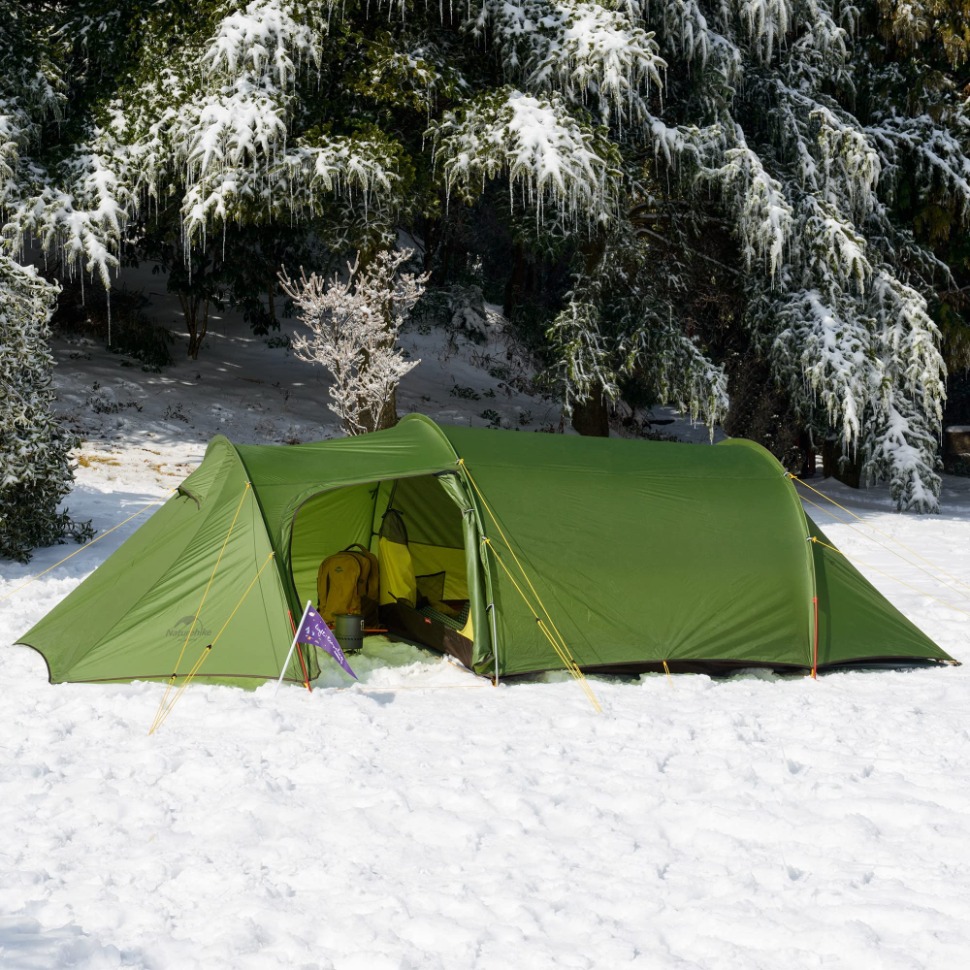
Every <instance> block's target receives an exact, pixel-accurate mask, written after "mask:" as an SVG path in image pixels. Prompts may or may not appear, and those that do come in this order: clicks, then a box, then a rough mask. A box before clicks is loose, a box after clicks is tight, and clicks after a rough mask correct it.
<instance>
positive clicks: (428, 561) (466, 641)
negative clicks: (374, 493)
mask: <svg viewBox="0 0 970 970" xmlns="http://www.w3.org/2000/svg"><path fill="white" fill-rule="evenodd" d="M463 497H464V492H463V490H462V489H461V488H460V486H459V485H458V483H457V481H456V480H455V478H454V476H453V475H442V476H439V475H426V476H421V477H416V478H402V479H398V480H396V481H395V482H393V483H392V487H391V488H390V490H389V492H388V494H387V502H386V506H385V508H384V509H383V510H382V512H381V523H380V528H379V529H378V536H379V538H378V558H379V559H380V560H381V564H382V566H381V568H382V575H383V576H384V577H385V579H384V580H382V589H381V618H382V621H383V622H384V624H385V625H386V626H387V628H388V630H389V631H390V632H392V633H393V634H395V635H397V636H401V637H403V638H405V639H407V640H411V641H413V642H415V643H418V644H422V645H424V646H428V647H432V648H433V649H436V650H440V651H441V652H443V653H449V654H451V655H453V656H455V657H457V658H458V659H459V660H460V661H461V662H462V663H463V664H465V666H467V667H474V666H475V663H476V659H477V655H478V654H479V653H480V652H481V651H480V650H476V632H478V630H479V627H478V624H477V623H476V617H477V616H481V615H482V613H483V608H482V605H481V604H482V598H483V597H482V592H481V589H482V587H481V582H480V570H479V568H478V555H477V545H476V542H475V533H474V530H469V529H468V528H467V523H466V519H467V518H468V517H467V516H466V515H465V510H466V508H467V502H465V504H464V506H463V505H462V499H463ZM395 583H396V584H397V586H400V587H401V590H398V589H397V588H396V586H395ZM402 591H403V595H401V593H402ZM482 629H484V625H482Z"/></svg>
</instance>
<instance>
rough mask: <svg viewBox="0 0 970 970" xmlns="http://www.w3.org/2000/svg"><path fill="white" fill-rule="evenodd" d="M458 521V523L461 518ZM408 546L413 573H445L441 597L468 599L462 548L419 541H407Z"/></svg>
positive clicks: (423, 574) (466, 576) (466, 574)
mask: <svg viewBox="0 0 970 970" xmlns="http://www.w3.org/2000/svg"><path fill="white" fill-rule="evenodd" d="M458 521H459V523H460V522H461V519H459V520H458ZM408 548H409V549H410V550H411V560H412V562H413V563H414V572H415V575H417V576H430V575H432V574H434V573H439V572H443V573H444V574H445V579H444V588H443V589H442V594H441V598H442V599H445V600H467V599H468V570H467V569H466V568H465V550H464V549H448V548H443V547H442V546H426V545H424V544H423V543H420V542H409V543H408Z"/></svg>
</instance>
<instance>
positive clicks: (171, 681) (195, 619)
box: [148, 482, 252, 734]
mask: <svg viewBox="0 0 970 970" xmlns="http://www.w3.org/2000/svg"><path fill="white" fill-rule="evenodd" d="M251 488H252V486H251V485H250V483H249V482H246V487H245V488H244V489H243V493H242V495H240V496H239V504H238V505H237V506H236V514H235V515H234V516H233V517H232V522H231V523H230V524H229V531H228V532H227V533H226V538H225V539H223V541H222V548H221V549H220V550H219V557H218V559H216V563H215V565H214V566H213V567H212V573H211V574H210V575H209V582H208V583H206V587H205V591H204V592H203V594H202V599H201V600H200V601H199V607H198V609H197V610H196V611H195V616H193V617H192V623H191V625H190V626H189V630H188V632H187V633H186V634H185V640H184V641H183V642H182V649H181V650H180V651H179V655H178V660H176V661H175V671H174V673H173V674H172V676H171V677H169V679H168V683H167V684H166V685H165V693H164V695H163V696H162V700H161V703H160V704H159V705H158V711H157V712H156V714H155V721H154V722H153V724H152V729H151V731H149V732H148V733H149V734H151V733H152V731H154V730H155V728H157V727H158V725H159V724H160V723H161V722H160V721H159V717H160V716H161V714H162V710H163V709H164V708H165V704H166V701H167V700H168V694H169V691H170V690H171V689H172V684H174V683H175V678H176V677H178V669H179V665H180V664H181V663H182V657H183V656H184V655H185V648H186V647H187V646H188V644H189V640H190V639H191V637H192V633H193V631H194V630H195V625H196V623H198V622H199V614H200V613H201V612H202V607H203V605H204V604H205V599H206V597H207V596H208V595H209V590H210V588H211V587H212V581H213V580H214V579H215V578H216V571H217V570H218V568H219V563H221V562H222V556H223V553H225V551H226V546H227V545H229V537H230V536H231V535H232V530H233V529H234V528H235V527H236V519H238V518H239V513H240V512H241V511H242V507H243V502H245V501H246V496H247V495H248V494H249V492H250V489H251ZM173 703H174V702H173Z"/></svg>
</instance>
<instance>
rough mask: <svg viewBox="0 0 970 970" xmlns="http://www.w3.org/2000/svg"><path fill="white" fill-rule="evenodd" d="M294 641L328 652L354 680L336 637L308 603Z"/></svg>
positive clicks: (354, 676) (355, 677)
mask: <svg viewBox="0 0 970 970" xmlns="http://www.w3.org/2000/svg"><path fill="white" fill-rule="evenodd" d="M295 641H296V642H297V643H310V644H312V645H313V646H315V647H319V648H320V649H321V650H323V651H325V652H326V653H329V654H330V656H331V657H333V659H334V660H336V661H337V663H338V664H340V666H341V667H343V668H344V670H346V671H347V673H348V674H350V676H351V677H353V678H354V680H357V675H356V674H355V673H354V672H353V671H352V670H351V669H350V664H349V663H347V658H346V657H345V656H344V652H343V650H341V649H340V644H339V643H337V638H336V637H335V636H334V635H333V633H332V631H331V630H330V627H328V626H327V624H326V623H325V622H324V619H323V617H322V616H321V615H320V614H319V613H318V612H317V611H316V610H315V609H314V608H313V607H312V606H310V605H309V603H308V604H307V608H306V610H305V611H304V613H303V619H302V620H301V621H300V629H299V630H297V631H296V638H295Z"/></svg>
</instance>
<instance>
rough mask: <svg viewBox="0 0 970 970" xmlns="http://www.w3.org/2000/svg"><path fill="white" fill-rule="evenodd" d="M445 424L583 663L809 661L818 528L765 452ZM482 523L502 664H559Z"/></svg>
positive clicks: (504, 668) (513, 667)
mask: <svg viewBox="0 0 970 970" xmlns="http://www.w3.org/2000/svg"><path fill="white" fill-rule="evenodd" d="M444 430H445V433H446V434H447V435H448V436H449V438H450V440H451V441H452V444H453V445H454V446H455V449H456V451H457V452H458V454H459V455H460V456H462V458H464V460H465V462H466V469H467V472H468V473H469V474H470V475H471V476H472V477H473V478H474V479H475V481H476V482H477V484H478V486H479V487H480V489H481V491H482V493H483V494H484V496H485V500H486V501H487V503H488V504H489V506H490V507H491V508H492V510H493V512H494V513H495V514H496V516H497V518H498V520H499V523H500V525H501V529H502V530H503V531H504V533H505V534H506V536H507V537H509V538H510V539H511V540H512V542H513V545H514V549H515V553H516V554H517V555H518V556H519V559H520V561H521V562H522V563H523V564H524V568H525V571H526V573H527V574H528V577H529V579H530V580H531V581H532V583H533V584H534V586H535V588H536V592H537V596H538V599H540V600H541V601H542V603H543V604H544V606H545V608H546V609H547V610H548V611H549V613H550V615H551V617H552V620H553V622H554V623H555V625H556V627H557V628H558V630H559V632H560V633H561V635H562V637H563V639H564V640H565V642H566V644H567V646H568V648H569V650H570V652H571V654H572V655H573V657H574V659H575V660H576V662H577V663H579V664H580V665H581V666H600V665H615V664H623V663H637V662H649V661H658V662H659V661H662V660H668V661H669V660H732V661H736V662H739V663H745V662H749V663H779V664H799V665H804V664H806V663H808V662H810V644H811V622H812V606H811V598H812V597H811V585H810V575H809V570H808V566H807V558H806V553H805V548H804V547H805V544H806V535H805V531H804V528H800V527H799V524H798V517H797V512H796V509H795V506H794V505H793V503H792V499H791V495H790V494H789V489H790V485H789V483H788V482H787V481H786V480H785V479H784V477H783V472H782V470H781V467H780V466H779V465H778V464H777V462H774V460H773V459H770V457H765V456H766V455H767V453H763V452H761V451H760V450H758V451H756V450H753V449H748V448H710V447H706V446H696V447H687V446H684V445H678V444H671V443H664V442H643V441H627V440H619V439H593V438H578V437H573V436H559V435H531V434H503V433H500V432H492V431H486V430H473V429H464V428H446V429H444ZM482 519H483V521H484V523H485V529H486V532H487V534H488V535H489V536H490V537H491V539H492V541H493V543H494V545H495V548H494V550H493V552H492V553H491V554H490V555H489V556H488V570H489V573H490V576H491V582H492V585H493V589H494V600H495V605H496V611H495V613H496V623H497V627H498V636H499V643H500V646H499V651H498V652H499V663H500V670H501V672H502V673H505V674H514V673H524V672H528V671H535V670H542V669H549V668H555V667H560V666H561V663H560V661H559V659H558V658H557V656H556V653H555V650H554V649H553V647H552V646H551V645H550V644H549V643H548V641H547V639H546V638H545V637H544V636H543V635H542V632H541V630H540V629H539V628H538V624H537V623H536V621H535V618H534V616H533V613H532V612H531V610H530V609H529V608H528V607H527V606H526V604H525V603H524V602H523V598H522V597H521V596H520V594H519V593H518V592H517V591H516V590H515V588H514V586H513V584H512V582H511V580H510V579H509V577H508V576H507V575H506V573H505V571H504V569H503V568H502V567H501V565H500V564H498V563H497V562H496V560H495V553H496V552H497V554H498V555H499V556H500V557H501V559H502V561H503V562H504V564H505V565H506V566H507V567H508V568H509V569H510V570H512V571H513V573H514V572H515V571H516V567H515V565H514V563H513V561H512V557H511V555H510V553H509V552H508V551H507V550H505V549H504V548H503V547H502V543H501V541H500V539H499V537H498V530H497V529H496V528H495V526H494V525H493V523H492V522H491V521H490V519H489V517H488V514H487V513H486V512H484V511H483V512H482ZM516 578H517V579H518V580H519V583H520V585H524V583H523V581H522V580H521V579H520V578H519V577H516ZM529 595H530V596H531V594H529ZM533 606H535V604H533ZM540 612H541V611H540Z"/></svg>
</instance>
